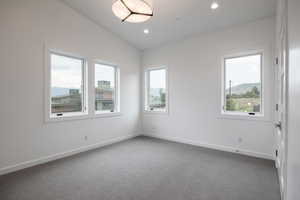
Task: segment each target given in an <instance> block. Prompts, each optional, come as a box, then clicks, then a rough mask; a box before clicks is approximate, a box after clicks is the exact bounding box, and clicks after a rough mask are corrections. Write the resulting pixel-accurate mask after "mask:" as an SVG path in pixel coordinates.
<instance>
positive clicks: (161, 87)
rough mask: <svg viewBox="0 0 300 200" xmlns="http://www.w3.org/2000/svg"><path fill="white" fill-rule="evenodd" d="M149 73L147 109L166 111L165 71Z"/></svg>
mask: <svg viewBox="0 0 300 200" xmlns="http://www.w3.org/2000/svg"><path fill="white" fill-rule="evenodd" d="M149 73H150V74H149V84H150V85H149V97H148V98H149V102H148V104H149V105H148V106H149V109H150V110H155V111H164V110H165V109H166V70H165V69H160V70H151V71H150V72H149Z"/></svg>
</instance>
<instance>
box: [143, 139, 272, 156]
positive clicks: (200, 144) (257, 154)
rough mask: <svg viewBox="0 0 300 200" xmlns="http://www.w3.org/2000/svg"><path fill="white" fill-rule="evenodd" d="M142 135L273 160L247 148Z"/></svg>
mask: <svg viewBox="0 0 300 200" xmlns="http://www.w3.org/2000/svg"><path fill="white" fill-rule="evenodd" d="M143 135H144V136H147V137H153V138H158V139H162V140H168V141H172V142H177V143H183V144H189V145H193V146H198V147H204V148H208V149H215V150H219V151H226V152H231V153H237V154H242V155H247V156H251V157H256V158H263V159H267V160H274V157H273V156H272V155H269V154H264V153H259V152H254V151H249V150H244V149H236V148H232V147H228V146H222V145H216V144H206V143H200V142H195V141H192V140H186V139H182V138H176V137H169V136H160V135H150V134H149V135H148V134H143Z"/></svg>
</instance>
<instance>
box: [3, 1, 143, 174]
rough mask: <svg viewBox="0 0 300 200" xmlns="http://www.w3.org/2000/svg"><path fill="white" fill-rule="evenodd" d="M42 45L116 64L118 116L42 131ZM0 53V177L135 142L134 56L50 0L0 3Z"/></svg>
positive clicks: (136, 58) (137, 60)
mask: <svg viewBox="0 0 300 200" xmlns="http://www.w3.org/2000/svg"><path fill="white" fill-rule="evenodd" d="M45 43H47V45H48V47H50V48H55V49H59V50H61V51H65V52H70V53H75V54H79V55H81V56H86V57H87V58H88V59H89V60H92V59H101V60H104V61H108V62H112V63H117V64H119V67H120V70H121V112H122V113H123V115H122V116H120V117H117V118H97V119H88V120H76V121H69V122H61V123H44V99H43V97H44V77H43V76H44V68H45V67H44V56H45V55H44V52H45V50H44V44H45ZM0 45H1V48H0V60H1V64H0V65H1V67H0V94H1V98H0V99H1V100H0V101H1V103H0V112H1V114H0V171H1V169H3V168H7V167H8V168H9V167H10V166H14V165H17V164H20V163H23V162H25V161H31V160H34V159H40V158H44V157H46V156H51V155H54V154H59V153H62V152H66V151H70V150H73V149H77V148H80V147H86V146H88V145H91V144H96V143H99V142H104V141H108V140H109V139H113V138H120V137H124V136H127V135H132V134H138V132H139V129H140V120H139V118H140V116H139V106H138V105H139V96H140V87H139V81H140V52H139V51H138V50H137V49H135V48H133V47H131V46H130V45H128V44H127V43H126V42H124V41H122V40H120V39H118V38H117V37H115V36H114V35H113V34H112V33H110V32H108V31H106V30H103V29H102V28H100V27H98V26H96V25H95V24H93V23H92V22H90V21H89V20H87V19H86V18H84V17H82V16H81V15H80V14H79V13H77V12H76V11H74V10H72V9H70V8H69V7H67V6H66V5H65V4H63V3H61V2H60V1H56V0H50V1H49V0H26V1H18V0H9V1H1V6H0ZM85 135H86V136H88V141H85V140H84V136H85Z"/></svg>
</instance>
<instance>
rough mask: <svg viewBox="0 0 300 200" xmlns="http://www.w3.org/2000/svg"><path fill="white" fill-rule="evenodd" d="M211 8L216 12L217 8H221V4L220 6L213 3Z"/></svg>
mask: <svg viewBox="0 0 300 200" xmlns="http://www.w3.org/2000/svg"><path fill="white" fill-rule="evenodd" d="M210 8H211V9H212V10H216V9H217V8H219V4H218V3H217V2H213V3H212V4H211V6H210Z"/></svg>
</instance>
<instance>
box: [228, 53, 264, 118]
mask: <svg viewBox="0 0 300 200" xmlns="http://www.w3.org/2000/svg"><path fill="white" fill-rule="evenodd" d="M261 60H262V55H260V54H258V55H251V56H244V57H239V58H229V59H226V60H225V97H226V98H225V101H226V102H225V108H226V111H233V112H246V113H249V112H254V113H259V112H261V88H262V87H261V63H262V62H261Z"/></svg>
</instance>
